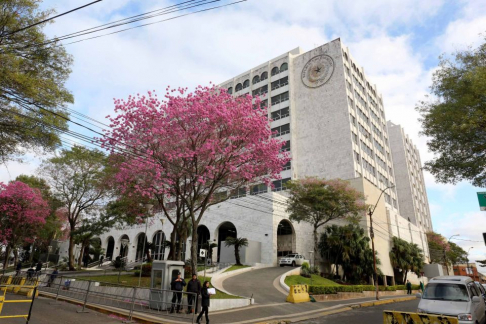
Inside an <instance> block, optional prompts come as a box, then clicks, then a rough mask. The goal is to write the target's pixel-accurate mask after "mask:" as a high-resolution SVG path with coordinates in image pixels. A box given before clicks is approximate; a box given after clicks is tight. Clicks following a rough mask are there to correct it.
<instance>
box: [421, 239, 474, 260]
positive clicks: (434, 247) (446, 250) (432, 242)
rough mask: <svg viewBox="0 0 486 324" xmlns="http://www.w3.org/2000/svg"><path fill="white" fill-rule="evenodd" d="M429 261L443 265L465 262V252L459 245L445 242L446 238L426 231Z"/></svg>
mask: <svg viewBox="0 0 486 324" xmlns="http://www.w3.org/2000/svg"><path fill="white" fill-rule="evenodd" d="M426 234H427V242H428V245H429V253H430V262H431V263H438V264H443V265H448V264H452V265H454V264H459V263H466V261H467V253H466V251H464V250H463V249H462V248H461V247H460V246H459V245H457V244H455V243H453V242H447V240H446V238H445V237H443V236H442V235H440V234H438V233H434V232H428V233H426Z"/></svg>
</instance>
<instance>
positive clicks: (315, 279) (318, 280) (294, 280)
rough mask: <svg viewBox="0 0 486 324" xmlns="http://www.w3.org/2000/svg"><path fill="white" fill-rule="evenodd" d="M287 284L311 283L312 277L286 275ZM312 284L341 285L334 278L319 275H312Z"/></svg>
mask: <svg viewBox="0 0 486 324" xmlns="http://www.w3.org/2000/svg"><path fill="white" fill-rule="evenodd" d="M285 284H286V285H287V286H289V287H290V286H291V285H310V284H311V279H310V278H306V277H302V276H287V277H285ZM312 285H313V286H341V285H340V284H338V283H335V282H334V281H332V280H329V279H326V278H323V277H321V276H318V275H312Z"/></svg>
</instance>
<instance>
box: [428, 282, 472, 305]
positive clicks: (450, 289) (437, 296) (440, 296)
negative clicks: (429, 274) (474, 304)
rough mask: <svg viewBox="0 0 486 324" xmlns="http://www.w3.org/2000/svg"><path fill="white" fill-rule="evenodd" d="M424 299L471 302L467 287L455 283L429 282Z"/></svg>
mask: <svg viewBox="0 0 486 324" xmlns="http://www.w3.org/2000/svg"><path fill="white" fill-rule="evenodd" d="M422 298H423V299H432V300H449V301H469V295H468V293H467V289H466V286H465V285H463V284H454V283H433V282H429V283H428V284H427V287H425V291H424V295H423V296H422Z"/></svg>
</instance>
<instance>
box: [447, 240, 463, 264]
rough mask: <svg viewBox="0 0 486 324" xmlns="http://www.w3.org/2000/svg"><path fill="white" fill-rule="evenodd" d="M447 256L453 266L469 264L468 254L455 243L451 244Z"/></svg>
mask: <svg viewBox="0 0 486 324" xmlns="http://www.w3.org/2000/svg"><path fill="white" fill-rule="evenodd" d="M446 256H447V260H448V261H449V262H450V263H451V264H452V265H455V264H461V263H466V262H467V252H466V251H464V250H463V249H462V248H461V247H460V246H459V245H457V244H456V243H454V242H449V251H447V252H446Z"/></svg>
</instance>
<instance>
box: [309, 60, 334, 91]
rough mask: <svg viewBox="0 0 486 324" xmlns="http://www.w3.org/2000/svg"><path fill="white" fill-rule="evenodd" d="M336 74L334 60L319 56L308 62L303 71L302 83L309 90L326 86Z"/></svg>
mask: <svg viewBox="0 0 486 324" xmlns="http://www.w3.org/2000/svg"><path fill="white" fill-rule="evenodd" d="M333 72H334V60H333V59H332V57H330V56H329V55H325V54H322V55H317V56H314V57H313V58H311V59H310V60H309V62H307V64H306V65H305V66H304V68H303V69H302V83H304V85H305V86H306V87H308V88H318V87H320V86H322V85H324V84H325V83H326V82H327V81H329V79H330V78H331V76H332V73H333Z"/></svg>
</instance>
